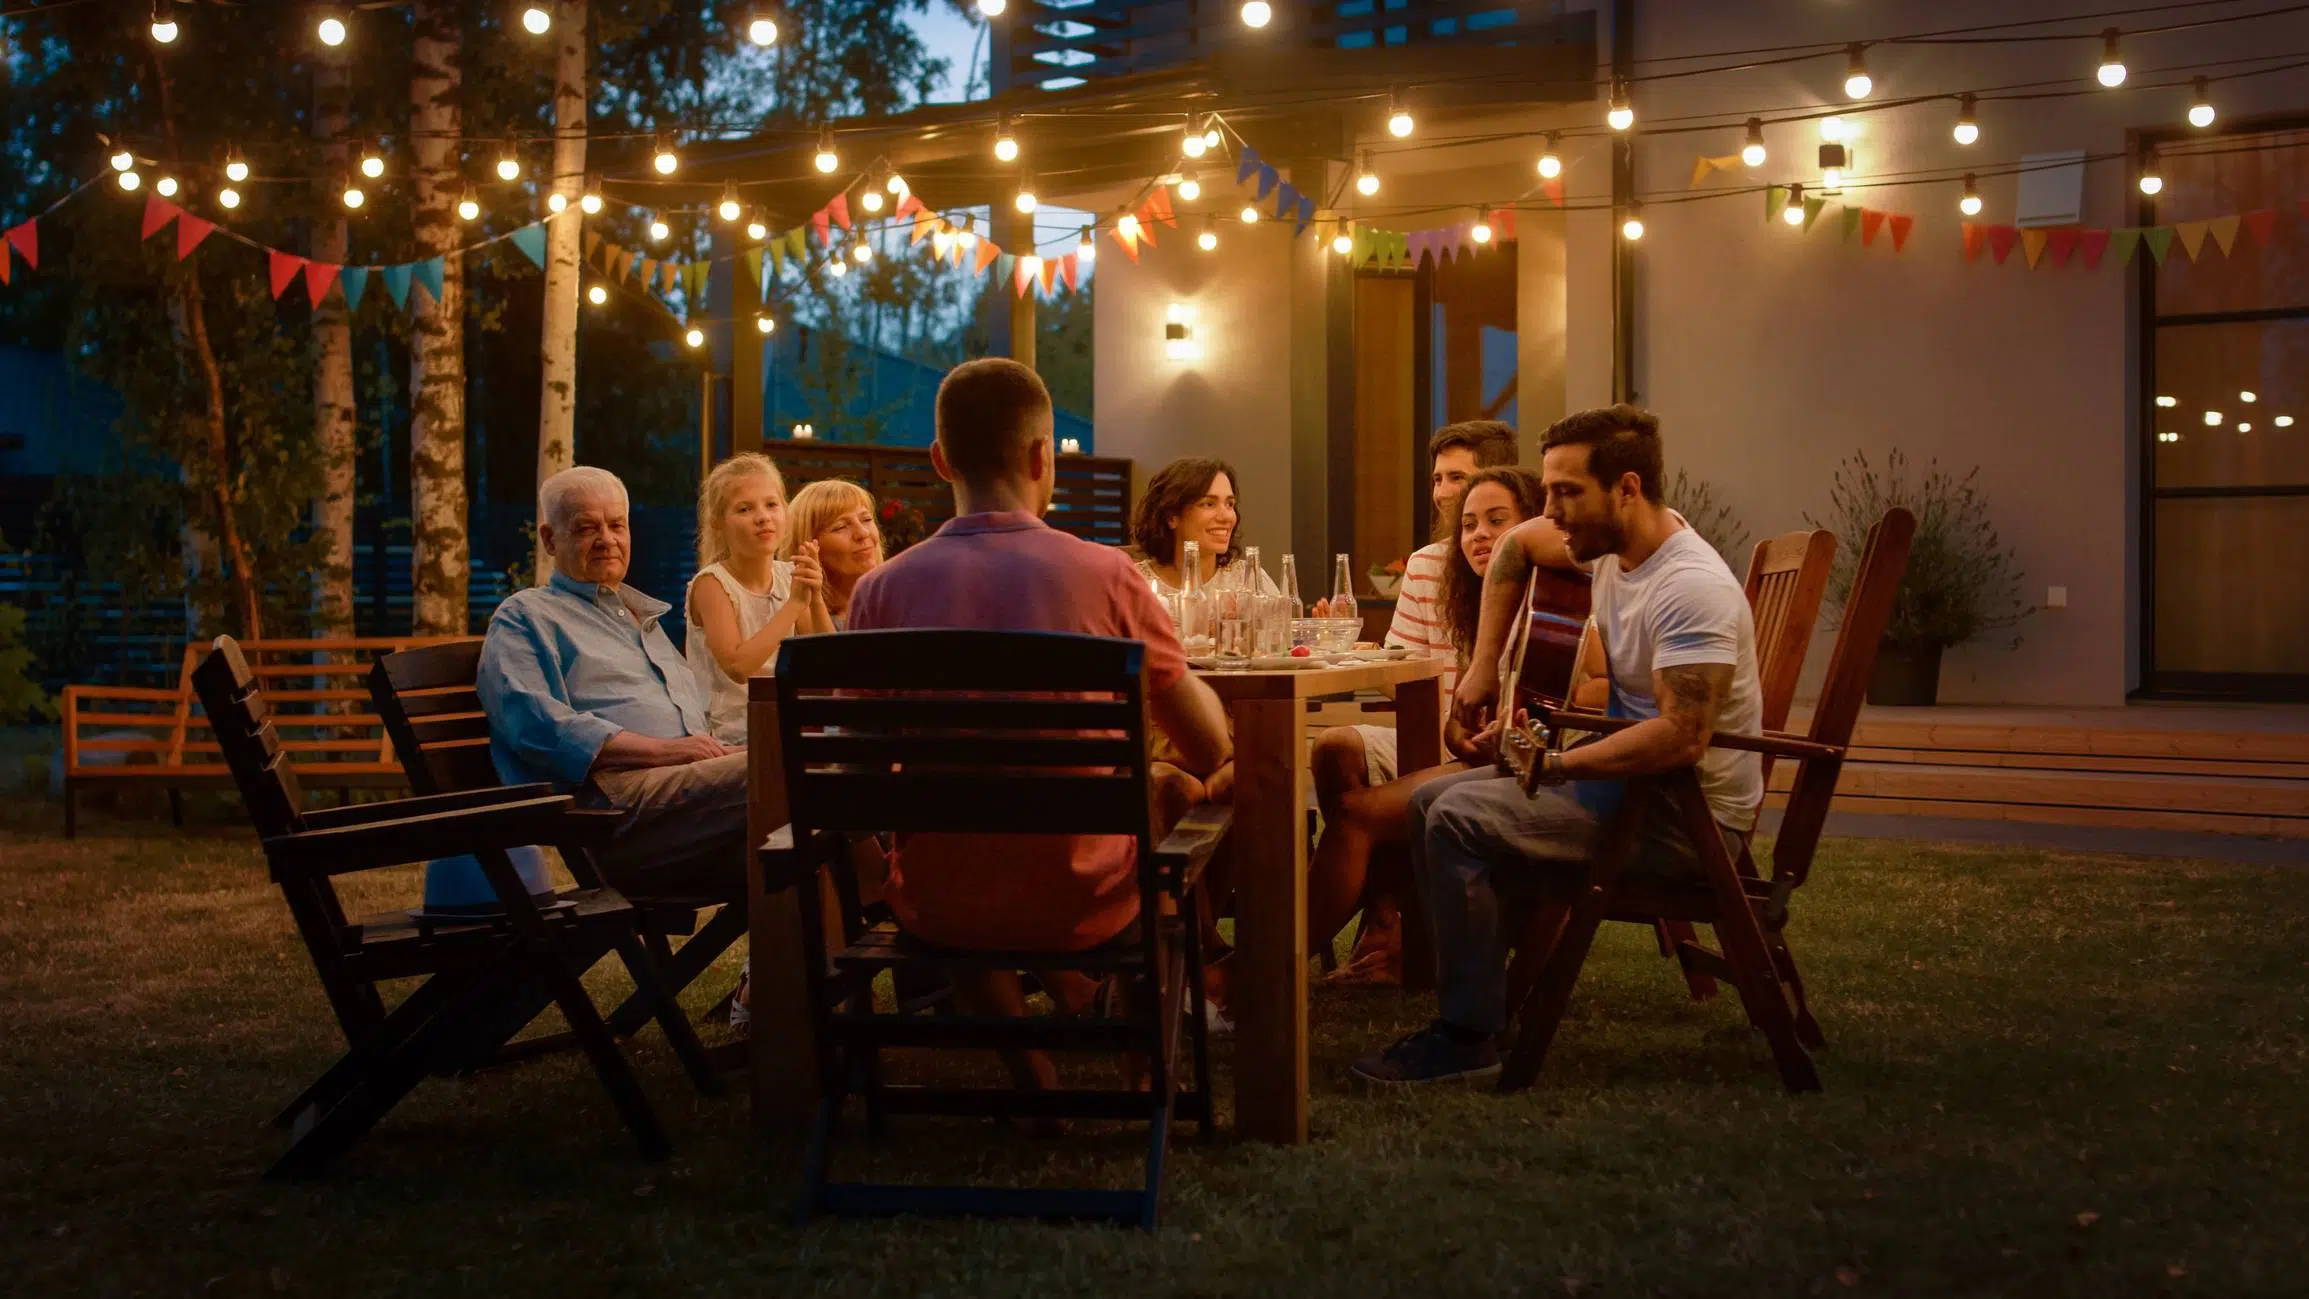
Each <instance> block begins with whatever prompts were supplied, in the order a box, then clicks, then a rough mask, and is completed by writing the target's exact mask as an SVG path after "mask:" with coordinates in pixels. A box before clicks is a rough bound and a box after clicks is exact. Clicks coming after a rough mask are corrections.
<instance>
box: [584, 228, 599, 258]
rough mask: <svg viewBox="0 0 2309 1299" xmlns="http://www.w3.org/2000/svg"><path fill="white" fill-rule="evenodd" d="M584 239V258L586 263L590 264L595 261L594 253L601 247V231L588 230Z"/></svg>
mask: <svg viewBox="0 0 2309 1299" xmlns="http://www.w3.org/2000/svg"><path fill="white" fill-rule="evenodd" d="M582 239H583V241H584V245H585V252H584V253H583V254H582V256H583V257H584V259H585V260H586V261H589V262H590V261H592V260H593V254H594V251H595V250H596V249H598V248H600V247H601V234H600V232H599V231H595V230H588V231H586V232H585V233H584V235H583V236H582Z"/></svg>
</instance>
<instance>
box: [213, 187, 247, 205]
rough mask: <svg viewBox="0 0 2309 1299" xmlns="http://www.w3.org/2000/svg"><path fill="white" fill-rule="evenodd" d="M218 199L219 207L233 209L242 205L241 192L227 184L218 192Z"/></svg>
mask: <svg viewBox="0 0 2309 1299" xmlns="http://www.w3.org/2000/svg"><path fill="white" fill-rule="evenodd" d="M216 201H217V205H218V206H219V207H222V208H224V209H225V210H226V211H231V210H232V209H233V208H237V207H239V206H240V205H241V192H240V191H239V190H237V189H234V188H233V187H232V186H230V185H227V186H225V187H224V188H223V189H220V190H218V191H217V192H216Z"/></svg>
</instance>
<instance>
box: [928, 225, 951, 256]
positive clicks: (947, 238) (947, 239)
mask: <svg viewBox="0 0 2309 1299" xmlns="http://www.w3.org/2000/svg"><path fill="white" fill-rule="evenodd" d="M953 248H954V232H953V231H951V230H946V229H939V230H933V231H931V232H930V251H931V252H933V253H935V254H936V255H938V256H940V257H944V256H945V255H946V254H947V253H949V252H951V251H953Z"/></svg>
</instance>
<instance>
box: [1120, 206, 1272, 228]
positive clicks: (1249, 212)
mask: <svg viewBox="0 0 2309 1299" xmlns="http://www.w3.org/2000/svg"><path fill="white" fill-rule="evenodd" d="M1235 215H1236V216H1237V217H1239V218H1240V219H1241V220H1242V223H1243V224H1244V225H1247V226H1255V225H1257V224H1259V207H1258V205H1257V204H1256V203H1245V204H1243V210H1242V211H1241V212H1238V213H1236V214H1235ZM1124 219H1125V220H1129V221H1130V222H1131V229H1133V230H1136V229H1137V228H1138V222H1137V221H1136V220H1132V219H1131V218H1128V217H1126V218H1124Z"/></svg>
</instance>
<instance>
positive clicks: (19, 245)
mask: <svg viewBox="0 0 2309 1299" xmlns="http://www.w3.org/2000/svg"><path fill="white" fill-rule="evenodd" d="M2305 211H2309V209H2305ZM7 238H8V246H9V247H10V248H13V249H15V250H16V255H17V256H19V257H22V258H23V259H24V264H25V265H26V266H29V267H31V268H32V269H33V270H39V269H40V218H38V217H34V218H32V219H31V220H29V221H26V222H24V223H22V224H20V225H13V226H10V227H8V235H7Z"/></svg>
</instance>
